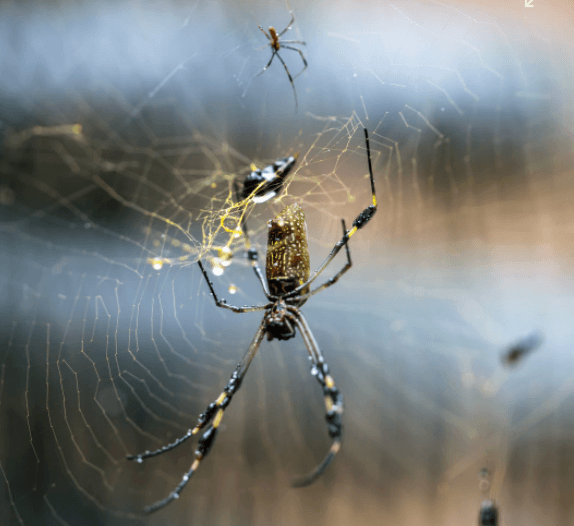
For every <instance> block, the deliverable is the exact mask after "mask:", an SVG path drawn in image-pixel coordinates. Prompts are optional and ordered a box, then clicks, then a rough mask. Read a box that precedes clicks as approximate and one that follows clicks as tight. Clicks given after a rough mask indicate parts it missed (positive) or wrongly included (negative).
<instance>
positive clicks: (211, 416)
mask: <svg viewBox="0 0 574 526" xmlns="http://www.w3.org/2000/svg"><path fill="white" fill-rule="evenodd" d="M264 336H265V325H264V324H263V322H262V323H261V325H260V326H259V329H258V331H257V333H256V334H255V337H254V338H253V341H252V342H251V345H250V346H249V349H247V352H246V353H245V355H244V356H243V359H242V360H241V362H240V363H239V365H238V366H237V368H236V369H235V371H233V374H232V375H231V378H230V379H229V381H228V382H227V385H226V386H225V388H224V389H223V392H222V393H221V394H220V395H219V396H218V397H217V398H216V400H215V402H212V403H211V404H209V405H208V406H207V409H206V410H205V411H204V412H203V413H202V414H201V415H199V418H198V419H197V424H196V425H195V427H194V428H193V429H190V430H189V431H188V432H187V434H186V435H184V436H183V437H182V438H180V439H178V440H176V441H175V442H173V443H172V444H169V445H167V446H165V447H163V448H161V449H158V450H157V451H153V452H149V451H146V452H145V453H143V454H141V455H130V456H128V457H127V458H128V460H135V461H136V462H141V461H142V460H143V459H146V458H149V457H155V456H157V455H161V454H162V453H165V452H167V451H170V450H171V449H174V448H176V447H177V446H179V445H180V444H181V443H183V442H185V441H186V440H187V439H188V438H190V437H191V436H193V435H196V434H197V433H199V431H201V430H202V429H203V428H204V427H205V426H207V425H208V424H210V425H209V427H208V428H207V431H205V433H203V435H202V436H201V438H200V439H199V442H198V445H197V449H196V450H195V459H194V460H193V462H192V464H191V466H190V468H189V470H188V472H187V473H186V474H185V475H184V476H183V478H182V480H181V482H180V483H179V484H178V486H177V487H176V488H175V489H174V490H173V491H172V492H171V493H170V494H169V496H167V497H166V498H165V499H163V500H160V501H158V502H155V503H154V504H152V505H151V506H148V507H147V508H144V510H143V511H144V513H152V512H154V511H157V510H159V509H161V508H163V507H164V506H167V505H168V504H169V503H170V502H171V501H172V500H175V499H177V498H179V494H180V493H181V492H182V490H183V488H185V486H186V485H187V483H188V482H189V479H190V478H191V476H192V475H193V474H194V473H195V471H196V470H197V468H198V467H199V465H200V464H201V462H202V461H203V459H204V458H205V457H206V456H207V455H208V454H209V452H210V451H211V448H212V447H213V444H214V442H215V437H216V436H217V430H218V428H219V425H220V424H221V420H222V419H223V414H224V413H225V409H227V406H228V405H229V404H230V403H231V399H232V398H233V395H234V394H235V393H236V392H237V391H238V390H239V388H240V387H241V383H242V382H243V378H244V376H245V374H246V373H247V369H248V368H249V365H250V364H251V361H252V360H253V358H254V357H255V355H256V354H257V351H258V349H259V346H260V345H261V342H262V340H263V337H264Z"/></svg>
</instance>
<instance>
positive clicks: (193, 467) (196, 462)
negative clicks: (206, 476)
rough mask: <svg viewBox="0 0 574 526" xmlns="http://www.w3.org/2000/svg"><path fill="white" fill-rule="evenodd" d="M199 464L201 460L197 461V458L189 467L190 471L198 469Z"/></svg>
mask: <svg viewBox="0 0 574 526" xmlns="http://www.w3.org/2000/svg"><path fill="white" fill-rule="evenodd" d="M200 463H201V460H199V459H198V458H196V459H195V460H194V461H193V464H192V465H191V469H192V470H193V471H195V470H196V469H197V468H198V467H199V464H200Z"/></svg>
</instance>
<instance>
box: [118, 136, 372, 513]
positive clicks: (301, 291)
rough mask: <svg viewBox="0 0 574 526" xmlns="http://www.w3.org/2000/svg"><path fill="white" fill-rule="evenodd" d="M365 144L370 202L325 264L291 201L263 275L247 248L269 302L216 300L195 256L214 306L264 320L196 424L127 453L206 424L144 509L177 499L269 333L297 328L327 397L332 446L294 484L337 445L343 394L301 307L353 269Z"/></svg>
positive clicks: (365, 218) (307, 479) (274, 232)
mask: <svg viewBox="0 0 574 526" xmlns="http://www.w3.org/2000/svg"><path fill="white" fill-rule="evenodd" d="M365 144H366V147H367V159H368V161H369V175H370V179H371V190H372V204H371V205H370V206H368V207H367V208H365V209H364V210H363V211H362V212H361V213H360V214H359V215H358V216H357V217H356V219H355V220H354V221H353V226H352V228H351V230H348V231H347V229H346V227H345V221H344V220H342V224H343V237H342V238H341V239H340V240H339V241H338V242H337V243H336V244H335V246H334V247H333V249H332V250H331V253H330V254H329V255H328V256H327V258H326V259H325V261H323V264H322V265H321V266H320V267H319V269H318V270H316V271H315V272H314V273H313V275H312V276H311V273H310V270H309V251H308V247H307V225H306V223H305V214H304V213H303V210H302V209H301V208H300V207H299V206H298V205H296V204H295V205H291V206H288V207H287V208H285V209H284V210H283V211H282V212H281V213H280V214H278V215H277V216H276V217H275V218H274V219H272V220H271V221H270V222H269V234H268V242H267V261H266V265H265V270H266V278H267V279H265V278H264V277H263V272H262V271H261V269H260V268H259V264H258V259H259V257H258V254H257V251H256V250H255V249H250V250H249V251H248V259H249V261H250V262H251V265H252V267H253V270H254V271H255V275H256V276H257V279H258V280H259V282H260V283H261V286H262V288H263V292H264V293H265V296H266V297H267V300H268V303H266V304H265V305H254V306H251V307H247V306H246V307H236V306H235V305H229V304H228V303H227V302H226V301H225V300H224V299H219V298H218V297H217V295H216V294H215V290H214V288H213V283H212V282H211V281H210V280H209V277H208V276H207V272H206V271H205V268H204V267H203V265H202V263H201V260H199V261H198V264H199V268H200V269H201V273H202V274H203V277H204V278H205V280H206V281H207V285H208V287H209V291H210V293H211V295H212V296H213V299H214V301H215V304H216V305H217V306H218V307H223V308H225V309H229V310H232V311H233V312H254V311H265V312H264V316H263V319H262V320H261V323H260V325H259V328H258V329H257V332H256V333H255V336H254V338H253V340H252V342H251V345H250V346H249V348H248V349H247V352H246V353H245V355H244V356H243V358H242V360H241V362H239V364H238V365H237V367H236V368H235V371H234V372H233V374H232V375H231V378H230V380H229V382H228V383H227V385H226V386H225V388H224V389H223V391H222V393H221V394H220V395H219V396H218V397H217V398H216V399H215V401H214V402H212V403H211V404H209V405H208V406H207V409H206V410H205V412H203V413H201V415H199V418H198V420H197V424H196V425H195V427H194V428H193V429H190V430H189V431H188V432H187V434H185V435H184V436H183V437H181V438H178V439H177V440H176V441H175V442H172V443H171V444H168V445H166V446H164V447H162V448H160V449H157V450H156V451H151V452H150V451H146V452H145V453H142V454H140V455H130V456H128V459H129V460H135V461H136V462H141V461H142V460H144V459H146V458H150V457H155V456H157V455H161V454H163V453H165V452H167V451H171V450H172V449H174V448H176V447H177V446H179V445H180V444H182V443H183V442H185V441H186V440H187V439H189V438H190V437H192V436H193V435H196V434H198V433H199V432H200V431H201V430H202V429H204V428H206V427H207V429H206V430H205V431H204V432H203V434H202V435H201V438H200V439H199V443H198V446H197V449H196V451H195V457H194V460H193V462H192V464H191V466H190V468H189V470H188V471H187V473H186V474H185V475H184V476H183V479H182V481H181V482H180V483H179V484H178V486H177V487H176V488H175V489H174V490H173V491H172V492H171V493H170V494H169V495H168V496H167V497H166V498H165V499H163V500H160V501H158V502H156V503H155V504H152V505H151V506H148V507H147V508H145V509H144V512H145V513H151V512H153V511H156V510H159V509H160V508H163V507H164V506H166V505H167V504H169V503H170V502H171V501H173V500H175V499H177V498H178V497H179V494H180V493H181V492H182V491H183V488H184V487H185V486H186V485H187V483H188V481H189V479H190V477H191V476H192V475H193V474H194V473H195V471H196V470H197V468H198V467H199V465H200V464H201V462H203V459H204V458H205V457H206V456H207V455H208V454H209V452H210V451H211V449H212V447H213V444H214V442H215V438H216V436H217V432H218V429H219V426H220V424H221V420H222V419H223V414H224V412H225V410H226V409H227V407H228V406H229V404H230V403H231V400H232V398H233V396H234V395H235V394H236V393H237V391H238V390H239V387H240V386H241V383H242V381H243V379H244V377H245V374H246V373H247V369H248V368H249V365H250V364H251V361H252V360H253V358H254V357H255V355H256V354H257V350H258V349H259V347H260V345H261V342H262V341H263V339H264V338H265V335H267V338H268V339H269V340H272V339H274V338H275V339H278V340H289V339H290V338H293V337H295V335H296V332H295V331H296V330H297V331H298V332H299V334H300V335H301V338H302V339H303V342H304V343H305V347H306V348H307V352H308V353H309V358H310V360H311V374H312V375H313V377H314V378H315V379H316V380H317V382H318V383H319V385H320V386H321V389H322V391H323V397H324V401H325V420H326V422H327V430H328V433H329V436H330V437H331V439H332V443H331V447H330V449H329V451H328V453H327V455H326V456H325V458H324V459H323V461H322V462H321V463H320V464H319V465H318V466H317V467H316V468H315V469H314V470H313V471H312V472H311V473H309V474H308V475H306V476H304V477H302V478H300V479H297V480H296V481H294V483H293V486H295V487H302V486H308V485H309V484H311V483H313V482H314V481H315V480H316V479H317V477H319V475H321V474H322V473H323V471H325V469H326V467H327V466H328V465H329V464H330V463H331V461H332V460H333V458H334V457H335V455H336V454H337V452H338V451H339V449H340V447H341V440H342V432H343V424H342V415H343V396H342V394H341V393H340V391H339V389H338V388H337V386H336V385H335V381H334V379H333V377H332V376H331V375H330V374H329V367H328V366H327V363H326V362H325V360H324V358H323V355H322V353H321V349H320V348H319V345H318V344H317V342H316V340H315V337H314V336H313V333H312V332H311V329H310V328H309V325H308V324H307V320H306V319H305V317H304V316H303V313H302V312H301V306H302V305H303V304H304V303H305V302H306V301H307V299H308V298H310V297H311V296H314V295H315V294H317V293H319V292H321V291H322V290H324V289H326V288H327V287H330V286H331V285H334V284H335V283H336V282H337V281H338V280H339V278H340V277H341V276H342V275H343V274H344V273H345V272H347V270H349V269H350V268H351V265H352V262H351V254H350V251H349V245H348V242H349V238H350V237H351V236H352V235H354V234H355V233H356V232H357V231H358V230H359V229H361V228H363V227H364V226H365V225H366V224H367V223H368V222H369V221H370V219H371V218H372V217H373V215H374V214H375V212H376V211H377V199H376V196H375V181H374V178H373V170H372V167H371V154H370V148H369V136H368V133H367V130H365ZM343 247H345V252H346V255H347V262H346V264H345V265H344V266H343V268H342V269H341V270H339V272H337V273H336V274H335V275H334V276H333V277H332V278H330V279H329V280H327V281H326V282H325V283H323V284H322V285H319V286H318V287H316V288H314V289H311V284H312V283H313V282H314V281H315V279H317V277H318V276H319V275H320V274H321V273H322V272H323V271H324V270H325V268H326V267H327V266H328V265H329V263H331V261H333V259H334V257H335V256H336V255H337V254H338V253H339V251H340V250H341V249H342V248H343Z"/></svg>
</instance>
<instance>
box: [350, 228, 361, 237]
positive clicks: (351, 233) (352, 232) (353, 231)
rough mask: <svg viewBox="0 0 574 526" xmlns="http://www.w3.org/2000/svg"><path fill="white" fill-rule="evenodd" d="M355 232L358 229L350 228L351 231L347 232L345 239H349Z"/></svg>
mask: <svg viewBox="0 0 574 526" xmlns="http://www.w3.org/2000/svg"><path fill="white" fill-rule="evenodd" d="M357 230H359V229H358V228H357V227H356V226H354V227H353V228H351V230H349V232H348V233H347V237H351V236H352V235H353V234H354V233H355V232H356V231H357Z"/></svg>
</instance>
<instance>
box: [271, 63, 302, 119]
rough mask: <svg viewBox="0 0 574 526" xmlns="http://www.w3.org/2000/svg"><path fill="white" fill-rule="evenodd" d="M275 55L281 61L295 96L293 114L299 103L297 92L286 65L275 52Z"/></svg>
mask: <svg viewBox="0 0 574 526" xmlns="http://www.w3.org/2000/svg"><path fill="white" fill-rule="evenodd" d="M275 54H276V55H277V58H278V59H279V60H280V61H281V64H283V67H284V68H285V71H286V73H287V76H288V77H289V82H290V83H291V87H292V88H293V95H295V113H297V109H298V108H299V103H298V102H297V92H296V91H295V84H294V83H293V77H291V73H289V70H288V69H287V64H285V62H284V61H283V59H282V58H281V55H280V54H279V53H277V52H275ZM301 73H302V72H301Z"/></svg>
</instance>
